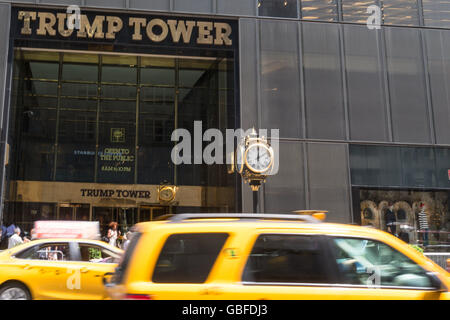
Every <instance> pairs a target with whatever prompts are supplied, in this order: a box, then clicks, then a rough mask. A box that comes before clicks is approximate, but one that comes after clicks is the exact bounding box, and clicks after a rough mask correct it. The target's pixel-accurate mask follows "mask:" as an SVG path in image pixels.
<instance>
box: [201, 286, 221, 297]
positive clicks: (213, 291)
mask: <svg viewBox="0 0 450 320" xmlns="http://www.w3.org/2000/svg"><path fill="white" fill-rule="evenodd" d="M201 294H204V295H210V296H218V295H220V294H222V290H221V288H220V287H208V288H206V289H204V290H203V291H202V292H201Z"/></svg>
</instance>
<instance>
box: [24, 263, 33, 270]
mask: <svg viewBox="0 0 450 320" xmlns="http://www.w3.org/2000/svg"><path fill="white" fill-rule="evenodd" d="M22 268H23V269H24V270H30V269H32V268H33V267H32V266H30V265H29V264H26V265H24V266H23V267H22Z"/></svg>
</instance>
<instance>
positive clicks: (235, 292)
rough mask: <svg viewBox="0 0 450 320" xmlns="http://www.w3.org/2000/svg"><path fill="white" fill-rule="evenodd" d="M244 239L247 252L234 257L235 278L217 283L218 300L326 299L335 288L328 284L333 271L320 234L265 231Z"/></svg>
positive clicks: (333, 275)
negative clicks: (219, 284) (246, 239)
mask: <svg viewBox="0 0 450 320" xmlns="http://www.w3.org/2000/svg"><path fill="white" fill-rule="evenodd" d="M248 239H249V240H250V241H251V242H252V244H251V248H250V250H249V252H248V253H247V254H245V255H243V256H242V257H241V258H240V259H241V261H239V260H236V264H235V268H236V269H237V270H238V273H237V278H236V279H234V281H233V282H231V283H228V284H226V283H225V284H223V285H221V286H220V289H219V291H218V292H217V294H218V297H220V299H239V300H269V299H275V300H287V299H326V298H327V297H328V296H329V295H330V294H333V291H335V289H331V288H330V286H329V284H330V283H334V282H336V277H337V272H336V269H335V268H334V266H333V264H330V263H329V254H328V252H327V245H326V240H325V238H324V237H323V236H322V235H320V234H311V233H306V234H302V233H295V232H289V231H288V232H286V233H284V232H270V231H267V232H256V233H255V234H254V235H253V236H251V237H249V238H248ZM230 274H233V273H232V271H231V270H230Z"/></svg>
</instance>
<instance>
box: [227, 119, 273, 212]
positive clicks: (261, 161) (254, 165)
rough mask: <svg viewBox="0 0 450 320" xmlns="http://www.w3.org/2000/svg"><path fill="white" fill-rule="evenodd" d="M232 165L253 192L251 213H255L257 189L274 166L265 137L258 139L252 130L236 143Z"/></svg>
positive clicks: (256, 210) (269, 146) (270, 150)
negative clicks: (233, 164)
mask: <svg viewBox="0 0 450 320" xmlns="http://www.w3.org/2000/svg"><path fill="white" fill-rule="evenodd" d="M233 163H235V164H236V165H235V167H236V171H237V172H238V173H239V174H240V175H241V176H242V178H243V179H244V182H245V183H247V182H248V184H249V185H250V187H251V189H252V191H253V213H257V212H258V191H259V188H260V187H261V185H262V184H263V183H264V182H266V179H267V176H268V175H269V174H270V172H271V171H272V168H273V165H274V152H273V148H272V146H271V145H270V143H269V142H268V141H267V139H266V138H265V137H261V138H260V137H258V135H257V133H256V131H255V128H253V130H252V132H251V133H250V134H249V135H247V136H246V137H245V138H244V139H243V140H242V141H241V142H239V143H238V146H237V149H236V152H235V153H234V155H233ZM233 171H234V168H233ZM230 173H231V172H230Z"/></svg>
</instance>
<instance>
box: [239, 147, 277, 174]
mask: <svg viewBox="0 0 450 320" xmlns="http://www.w3.org/2000/svg"><path fill="white" fill-rule="evenodd" d="M245 161H246V162H247V165H248V167H249V168H250V170H252V171H254V172H256V173H262V172H265V171H267V170H269V169H270V167H271V165H272V161H273V158H272V152H271V151H270V150H269V148H268V147H266V146H265V145H263V144H259V143H258V144H254V145H251V146H250V148H249V149H248V150H247V156H246V159H245Z"/></svg>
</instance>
